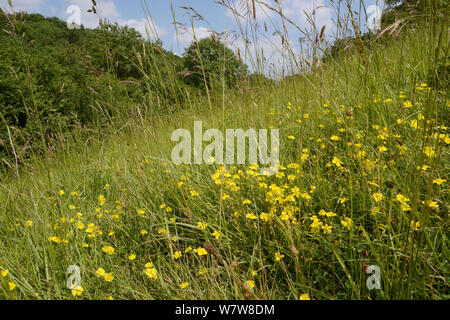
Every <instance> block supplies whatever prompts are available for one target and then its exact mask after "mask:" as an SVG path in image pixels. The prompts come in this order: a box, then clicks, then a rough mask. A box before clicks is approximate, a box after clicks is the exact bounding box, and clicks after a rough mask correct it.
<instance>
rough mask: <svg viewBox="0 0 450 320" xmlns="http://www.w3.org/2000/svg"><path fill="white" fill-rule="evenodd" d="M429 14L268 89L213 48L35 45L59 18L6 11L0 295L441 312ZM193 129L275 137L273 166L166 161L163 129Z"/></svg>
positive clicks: (443, 151) (440, 64)
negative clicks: (276, 302) (417, 304)
mask: <svg viewBox="0 0 450 320" xmlns="http://www.w3.org/2000/svg"><path fill="white" fill-rule="evenodd" d="M223 4H224V5H226V2H224V3H223ZM432 4H436V1H429V2H427V6H426V8H425V9H426V10H424V11H422V12H421V13H420V14H418V15H417V16H413V17H410V18H408V19H407V20H405V21H403V20H402V22H401V23H398V22H399V21H400V20H399V19H402V18H398V19H397V18H396V19H394V20H395V21H394V22H393V23H394V24H388V25H384V26H383V28H382V30H381V31H380V33H379V34H377V35H375V36H369V37H367V40H365V41H362V36H360V35H359V33H358V32H356V30H354V36H353V38H354V40H353V43H354V46H353V47H352V50H350V47H349V46H344V47H343V49H342V50H338V52H337V53H336V54H333V55H330V56H329V57H327V59H325V60H322V61H321V63H317V64H316V65H310V67H309V68H307V69H306V70H300V71H299V72H298V73H297V74H295V75H292V76H290V77H285V78H282V79H277V81H272V80H268V79H265V77H264V76H263V75H261V73H260V74H258V75H252V76H247V72H246V70H245V68H244V66H242V65H241V64H238V62H239V59H238V58H236V57H235V56H233V55H232V54H231V52H230V51H229V50H227V49H226V48H225V47H224V46H222V45H220V42H214V41H213V40H202V41H199V42H198V43H194V44H193V45H192V46H191V47H190V48H188V49H187V51H186V54H185V56H184V58H179V57H178V58H177V57H174V56H173V55H172V54H171V53H168V52H166V51H164V50H163V49H162V47H161V43H150V42H148V41H143V40H142V39H141V38H139V35H138V34H136V33H135V32H134V31H133V30H130V29H127V28H121V27H119V26H117V25H116V26H111V25H103V26H102V27H101V28H99V29H97V30H83V29H82V30H80V31H79V32H78V33H73V34H72V33H71V32H69V31H64V32H63V31H62V30H63V29H64V28H63V27H62V25H61V34H60V35H58V36H55V39H48V41H47V42H46V41H45V39H42V40H41V41H36V42H33V43H30V42H31V41H32V40H33V39H35V37H37V35H38V34H44V35H50V34H52V33H49V32H37V33H36V36H35V37H33V36H32V35H31V34H32V31H33V30H37V29H38V26H40V28H46V27H47V28H50V26H53V27H55V28H56V26H57V25H58V24H61V22H60V21H58V20H56V19H43V18H41V17H39V16H38V15H24V17H27V18H26V20H27V22H26V23H23V24H22V22H21V21H24V19H22V18H21V17H20V16H16V17H13V16H7V17H6V20H2V21H3V22H1V23H2V24H1V28H0V29H4V27H3V26H4V25H5V24H7V25H8V26H9V28H8V29H7V30H10V33H9V34H8V35H2V36H1V37H2V39H1V41H2V44H3V43H7V45H6V46H4V45H2V46H1V47H0V58H1V61H2V63H1V65H0V76H1V77H0V79H1V80H0V105H1V108H2V109H1V113H0V114H1V115H2V121H3V124H4V125H3V126H1V127H0V134H1V136H0V142H1V146H2V148H3V149H1V150H2V152H3V154H4V156H3V164H4V168H3V172H2V174H1V177H0V179H1V180H0V181H1V182H0V297H1V298H4V299H111V298H112V299H255V300H256V299H299V298H300V299H448V298H449V294H450V290H449V285H448V280H447V279H448V276H449V270H450V266H449V261H450V259H449V250H448V221H449V219H448V215H449V189H448V181H449V179H450V174H449V149H448V148H449V144H450V136H449V134H448V126H449V119H450V116H449V111H450V99H449V97H448V92H447V91H446V90H447V89H448V88H447V87H445V83H446V82H445V81H448V58H447V57H448V47H449V40H448V19H447V17H448V15H445V14H443V12H442V11H441V10H438V6H437V5H432ZM248 8H249V10H248V11H249V13H250V14H249V15H248V16H246V17H243V19H248V21H250V22H251V23H252V25H251V26H254V25H255V24H256V22H255V21H254V17H253V18H252V12H253V11H252V10H253V9H252V1H249V2H248ZM277 10H278V9H277V8H273V11H274V12H277ZM278 12H279V10H278ZM399 14H400V13H399ZM33 17H34V18H33ZM236 18H237V19H240V17H239V16H237V17H236ZM8 19H10V20H8ZM11 19H12V20H11ZM33 19H35V20H36V21H38V22H39V23H38V24H37V25H36V26H35V27H32V28H31V27H29V28H30V29H29V30H28V31H26V32H25V36H24V37H23V36H22V34H23V32H22V30H25V29H21V28H27V26H30V25H31V24H32V21H34V20H33ZM252 19H253V20H252ZM36 23H37V22H36ZM318 29H319V28H315V30H318ZM280 32H281V31H280ZM318 33H320V31H319V32H318ZM71 34H72V35H71ZM100 35H101V36H100ZM97 36H98V37H99V38H101V39H105V42H104V43H102V45H101V46H98V47H95V46H93V45H92V44H89V45H87V44H88V43H89V41H90V40H89V39H92V38H96V37H97ZM27 37H30V38H27ZM49 37H50V36H49ZM319 38H320V37H319V34H317V37H314V36H312V39H319ZM68 39H72V40H68ZM4 41H5V42H4ZM69 42H71V43H72V44H71V45H69V44H68V43H69ZM58 43H60V44H58ZM142 43H144V48H145V50H144V48H143V47H142ZM314 43H315V44H317V43H318V41H317V42H314ZM46 44H47V45H46ZM216 45H217V46H218V48H219V50H216V49H214V54H209V53H210V52H211V50H212V48H215V46H216ZM67 48H70V49H69V50H67ZM196 48H197V50H196ZM199 48H200V50H199ZM344 49H346V50H344ZM105 52H106V53H107V54H105ZM219 52H220V53H219ZM195 55H197V58H195ZM217 55H219V57H221V59H222V60H220V59H219V61H221V65H220V67H219V65H218V64H215V63H212V62H214V61H216V60H217ZM87 56H89V57H87ZM208 56H210V57H211V58H210V59H208ZM211 60H213V61H211ZM254 60H255V61H256V60H257V58H255V59H254ZM193 61H195V63H192V62H193ZM207 61H209V62H211V63H207ZM309 61H315V60H314V59H310V60H309ZM317 61H320V60H317ZM66 62H67V63H66ZM199 62H200V68H198V66H199V64H198V63H199ZM291 62H292V64H293V65H294V64H295V61H291ZM228 63H229V66H230V68H231V69H228ZM155 66H156V68H155ZM186 68H187V69H189V70H186ZM253 69H255V68H253ZM228 70H235V71H230V72H229V71H228ZM187 71H190V72H187ZM263 74H264V73H263ZM186 75H189V76H186ZM211 75H213V76H211ZM231 75H233V76H231ZM235 75H236V77H237V79H236V80H230V77H231V78H233V77H234V76H235ZM63 84H64V85H63ZM205 92H206V94H205ZM200 120H201V121H203V125H204V127H207V128H220V129H221V130H225V129H227V128H243V129H248V128H258V129H259V128H267V129H269V128H279V129H280V140H281V147H280V151H281V154H280V166H279V168H278V169H279V170H278V173H277V174H276V175H274V176H264V175H261V174H260V172H259V166H258V165H257V164H248V165H235V166H232V165H227V166H223V165H219V164H211V165H181V166H176V165H174V164H173V163H172V161H171V160H170V156H171V150H172V148H173V147H174V143H173V142H172V141H171V135H172V132H173V131H174V130H175V129H178V128H187V129H189V130H191V129H192V128H193V124H194V121H200ZM34 135H37V136H38V137H34ZM87 137H88V139H86V138H87ZM33 139H35V140H36V141H34V140H33ZM30 149H32V150H37V151H30ZM373 265H375V266H378V267H379V268H380V272H381V273H380V276H381V287H380V289H379V290H376V289H375V290H369V288H368V286H367V285H366V283H367V280H368V278H369V277H370V274H367V273H366V271H367V270H368V268H369V266H373ZM69 266H79V267H80V268H81V283H80V284H76V285H74V286H73V287H71V288H68V287H67V286H66V283H67V278H68V275H67V273H66V272H67V270H68V268H69ZM69 270H72V271H71V272H73V270H74V269H73V268H72V269H69ZM369 270H370V269H369Z"/></svg>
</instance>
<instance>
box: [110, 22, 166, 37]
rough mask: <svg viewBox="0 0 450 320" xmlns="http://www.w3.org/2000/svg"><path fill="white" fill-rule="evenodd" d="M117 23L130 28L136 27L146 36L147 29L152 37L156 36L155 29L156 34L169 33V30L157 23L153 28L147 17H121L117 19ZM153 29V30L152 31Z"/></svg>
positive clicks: (159, 35)
mask: <svg viewBox="0 0 450 320" xmlns="http://www.w3.org/2000/svg"><path fill="white" fill-rule="evenodd" d="M117 23H118V24H119V25H121V26H128V27H130V28H134V29H136V30H137V31H138V32H139V33H140V34H142V35H143V36H144V38H147V30H148V33H149V35H150V37H153V36H154V31H156V36H158V37H161V36H164V35H166V34H167V30H166V29H164V28H161V27H158V26H157V25H155V29H156V30H153V27H152V25H151V24H149V23H148V22H147V20H146V19H141V20H136V19H128V20H123V19H119V20H117ZM152 30H153V31H152Z"/></svg>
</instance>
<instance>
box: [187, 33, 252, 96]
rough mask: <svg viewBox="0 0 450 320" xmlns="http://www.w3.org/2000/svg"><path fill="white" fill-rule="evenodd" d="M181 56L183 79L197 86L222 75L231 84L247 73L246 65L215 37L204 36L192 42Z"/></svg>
mask: <svg viewBox="0 0 450 320" xmlns="http://www.w3.org/2000/svg"><path fill="white" fill-rule="evenodd" d="M183 57H184V68H185V81H186V83H188V84H189V85H192V86H194V87H197V88H204V87H205V85H208V86H211V85H212V84H213V83H215V82H217V81H220V79H221V78H222V77H224V78H225V81H226V83H227V85H228V86H233V85H235V84H236V83H237V81H238V79H239V78H241V77H242V76H243V75H245V74H247V66H246V65H245V64H242V63H241V62H240V61H239V59H238V57H237V56H236V55H235V54H234V52H233V51H232V50H231V49H229V48H227V47H226V46H225V45H224V44H223V43H222V42H220V40H217V39H213V38H205V39H202V40H200V41H198V42H195V41H194V42H192V44H191V45H190V46H189V47H188V48H187V49H186V51H185V53H184V56H183Z"/></svg>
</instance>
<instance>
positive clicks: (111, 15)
mask: <svg viewBox="0 0 450 320" xmlns="http://www.w3.org/2000/svg"><path fill="white" fill-rule="evenodd" d="M12 1H13V4H14V6H15V8H16V10H17V11H27V12H37V13H41V14H42V15H44V16H49V17H53V16H57V17H59V18H60V19H62V20H67V18H68V17H69V15H70V14H68V13H67V9H68V7H69V6H71V5H76V6H79V8H80V9H81V23H82V24H83V25H84V26H86V27H89V28H94V27H96V26H97V25H98V17H96V16H95V15H93V14H90V13H87V10H88V9H89V8H90V7H91V0H12ZM345 1H347V0H345ZM345 1H344V2H345ZM377 1H378V3H380V2H381V1H382V0H363V3H364V6H365V7H366V8H369V7H370V6H371V5H374V4H375V3H377ZM145 2H146V3H147V5H148V8H149V10H150V13H151V16H152V18H153V21H154V24H155V27H156V30H157V33H158V36H159V38H160V39H161V40H162V41H163V45H164V47H165V48H166V49H168V50H173V51H174V52H175V53H177V54H182V53H183V51H184V48H185V47H186V46H188V45H189V44H190V43H191V41H192V39H193V36H192V33H193V31H192V28H191V24H190V22H189V20H190V19H189V13H188V12H187V11H186V10H185V9H182V8H181V6H187V7H193V8H195V9H196V10H197V11H198V13H200V14H201V15H202V16H203V17H204V19H205V20H206V22H205V21H195V23H194V30H195V33H196V35H197V37H198V38H203V37H207V36H209V34H210V32H211V30H215V31H217V32H223V31H228V33H227V36H226V42H227V43H229V45H230V46H231V47H232V48H234V49H235V50H236V49H237V48H239V49H240V50H241V52H243V51H245V44H244V42H243V41H242V39H239V38H236V37H235V36H233V31H236V30H238V27H237V24H236V22H235V19H234V18H233V15H232V14H231V11H230V10H228V9H226V8H224V7H222V6H220V5H218V4H216V3H215V1H213V0H146V1H145ZM227 2H232V3H233V4H234V6H235V9H236V10H237V11H238V12H239V13H241V14H245V10H244V9H243V8H241V7H240V5H239V4H240V3H242V2H246V0H227ZM261 2H265V3H268V4H270V5H272V6H276V1H275V0H257V10H256V11H257V20H258V23H259V25H260V26H261V29H262V30H263V29H264V28H263V26H264V23H266V25H267V27H268V32H261V35H259V39H260V40H258V41H257V42H258V45H257V46H256V45H255V48H256V47H257V48H258V50H260V49H261V48H262V49H264V52H265V53H264V55H265V56H267V57H268V60H272V63H277V62H276V61H278V60H279V59H281V56H282V52H281V50H279V48H281V47H282V46H281V39H280V37H279V36H278V35H276V34H274V32H275V30H276V28H281V23H280V21H279V19H277V17H276V15H275V14H274V13H273V12H272V11H270V10H268V9H267V8H266V7H265V6H264V5H263V4H260V3H261ZM337 2H339V1H338V0H335V1H334V3H337ZM97 3H98V6H99V9H100V10H99V11H100V14H101V15H102V17H104V18H107V19H108V20H109V21H111V22H118V23H119V24H121V25H128V26H130V27H133V28H135V29H137V30H138V31H140V32H141V33H143V34H145V28H146V25H147V26H148V20H147V19H146V16H145V13H144V10H143V7H142V2H141V0H97ZM258 3H259V4H258ZM281 3H282V5H283V10H284V13H285V15H286V16H287V17H288V18H289V19H291V20H292V21H294V22H295V23H296V24H298V25H299V26H300V27H301V28H303V29H305V30H308V29H309V28H310V25H309V24H308V21H307V20H308V19H307V17H306V15H305V12H304V11H306V12H308V13H311V12H312V11H313V10H314V8H317V10H316V14H315V20H316V24H317V26H318V28H319V29H320V28H321V27H322V26H323V25H326V26H327V28H326V33H327V36H328V37H329V38H330V39H331V38H332V37H333V35H334V33H335V29H336V27H335V21H336V8H335V5H334V6H333V2H332V1H330V0H281ZM171 4H172V5H173V8H174V10H175V18H176V21H177V22H180V23H181V24H184V25H187V26H188V28H187V29H184V30H183V28H178V33H176V31H175V27H174V24H173V16H172V12H171V9H170V8H171ZM0 7H1V8H9V6H8V0H0ZM359 7H360V1H359V0H353V9H354V10H356V11H359ZM369 14H370V13H369ZM275 25H277V26H278V27H275ZM287 28H288V31H289V42H290V43H292V47H293V48H294V49H298V48H299V47H300V45H299V42H298V38H299V37H301V36H302V34H301V33H300V32H299V31H298V30H297V29H296V28H294V27H292V26H290V25H288V26H287ZM275 48H278V49H275Z"/></svg>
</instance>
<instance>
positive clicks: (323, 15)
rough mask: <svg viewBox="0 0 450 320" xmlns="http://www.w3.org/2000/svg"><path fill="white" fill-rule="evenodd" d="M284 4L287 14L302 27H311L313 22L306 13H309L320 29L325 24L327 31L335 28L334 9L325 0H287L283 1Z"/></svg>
mask: <svg viewBox="0 0 450 320" xmlns="http://www.w3.org/2000/svg"><path fill="white" fill-rule="evenodd" d="M283 5H284V6H285V8H284V13H285V14H286V16H288V17H289V18H290V19H291V20H293V21H294V22H295V23H296V24H297V25H298V26H299V27H300V28H303V29H310V28H311V24H310V23H311V22H310V21H309V20H308V18H307V15H306V14H308V15H309V16H310V18H312V20H313V21H314V23H315V25H316V28H317V29H318V30H320V29H321V28H322V27H323V26H325V25H326V31H327V33H329V32H331V30H332V29H333V26H334V22H333V20H332V16H333V9H331V8H330V7H329V6H327V5H326V3H325V1H324V0H315V1H312V0H285V1H283ZM305 12H306V13H305Z"/></svg>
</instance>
